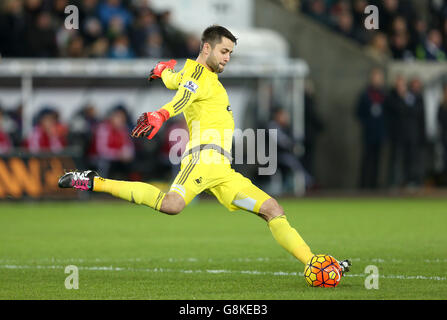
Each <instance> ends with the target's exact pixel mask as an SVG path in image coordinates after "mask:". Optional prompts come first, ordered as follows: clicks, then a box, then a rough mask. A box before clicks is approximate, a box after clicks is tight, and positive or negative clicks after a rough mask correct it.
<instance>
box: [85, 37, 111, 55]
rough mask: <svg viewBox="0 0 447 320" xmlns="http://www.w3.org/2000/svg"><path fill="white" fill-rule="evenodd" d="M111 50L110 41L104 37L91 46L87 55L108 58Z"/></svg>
mask: <svg viewBox="0 0 447 320" xmlns="http://www.w3.org/2000/svg"><path fill="white" fill-rule="evenodd" d="M108 52H109V41H108V40H107V39H106V38H104V37H102V38H99V39H98V40H96V41H95V42H94V43H92V45H91V46H90V47H89V49H88V51H87V56H88V57H89V58H106V57H107V56H108Z"/></svg>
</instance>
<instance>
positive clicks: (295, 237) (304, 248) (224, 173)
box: [59, 25, 349, 271]
mask: <svg viewBox="0 0 447 320" xmlns="http://www.w3.org/2000/svg"><path fill="white" fill-rule="evenodd" d="M201 40H202V41H201V48H200V54H199V56H198V58H197V59H196V60H195V61H194V60H191V59H187V61H186V63H185V66H184V67H183V69H182V70H181V71H179V72H175V71H174V66H175V64H176V61H175V60H170V61H168V62H160V63H158V64H157V65H156V66H155V68H154V69H153V70H152V71H151V73H150V76H149V78H150V80H153V79H159V78H161V80H162V81H163V83H164V85H165V86H166V88H168V89H171V90H176V91H177V92H176V94H175V96H174V98H173V99H172V101H170V102H168V103H167V104H165V105H164V106H162V107H161V108H160V109H159V110H157V111H155V112H148V113H144V114H142V115H141V116H140V118H139V119H138V122H137V125H136V127H135V128H134V129H133V131H132V137H134V138H140V137H147V138H148V139H149V140H150V139H152V138H153V137H154V135H155V134H156V133H157V131H158V130H159V129H160V127H161V126H162V125H163V123H164V122H165V121H167V120H168V119H169V118H171V117H174V116H176V115H179V114H181V113H183V115H184V117H185V119H186V122H187V125H188V129H189V132H190V141H189V142H188V145H187V147H186V151H185V153H184V154H183V156H182V161H181V169H180V171H179V173H178V175H177V177H176V178H175V179H174V181H173V183H172V185H171V187H170V190H169V192H167V193H164V192H162V191H161V190H159V189H158V188H157V187H155V186H153V185H151V184H147V183H142V182H128V181H117V180H111V179H105V178H102V177H100V176H99V175H98V174H97V173H96V172H94V171H90V170H89V171H83V172H68V173H66V174H65V175H63V176H62V177H61V178H60V179H59V187H61V188H76V189H82V190H91V191H94V192H106V193H109V194H111V195H113V196H115V197H118V198H121V199H124V200H127V201H131V202H134V203H137V204H143V205H146V206H149V207H151V208H153V209H155V210H157V211H160V212H163V213H166V214H170V215H175V214H178V213H180V212H181V211H182V210H183V208H185V206H187V205H188V204H189V203H190V202H191V201H192V200H193V198H194V197H195V196H197V195H198V194H200V193H201V192H203V191H206V192H208V193H211V194H213V195H214V196H215V197H216V198H217V199H218V200H219V202H220V203H221V204H222V205H224V206H225V207H226V208H228V209H229V210H230V211H234V210H238V209H243V210H246V211H249V212H253V213H255V214H257V215H258V216H260V217H261V218H263V219H264V220H265V221H266V222H267V225H268V227H269V229H270V230H271V232H272V235H273V237H274V239H275V240H276V241H277V242H278V243H279V244H280V245H281V246H282V247H284V248H285V249H286V250H287V251H288V252H290V253H291V254H292V255H293V256H295V257H296V258H297V259H298V260H299V261H301V262H302V263H303V264H306V263H307V262H308V261H309V260H310V259H311V258H312V256H313V253H312V251H311V250H310V248H309V246H308V245H307V244H306V242H305V241H304V240H303V239H302V238H301V236H300V235H299V234H298V232H297V231H296V230H295V229H294V228H292V227H291V226H290V224H289V222H288V221H287V218H286V216H285V215H284V211H283V209H282V207H281V206H280V205H279V204H278V202H277V201H276V200H275V199H274V198H272V197H270V196H269V195H268V194H266V193H265V192H264V191H262V190H261V189H259V188H258V187H256V186H255V185H254V184H253V183H252V182H251V181H250V180H249V179H248V178H246V177H244V176H242V175H241V174H240V173H238V172H236V171H234V170H233V169H232V168H231V144H232V135H233V130H234V120H233V114H232V111H231V108H230V103H229V100H228V95H227V92H226V90H225V88H224V87H223V86H222V84H221V83H220V82H219V79H218V74H219V73H221V72H223V71H224V68H225V66H226V64H227V63H228V62H229V61H230V57H231V54H232V52H233V47H234V46H235V44H236V40H237V39H236V37H235V36H234V35H233V34H232V33H231V32H230V31H229V30H227V29H226V28H224V27H222V26H217V25H213V26H211V27H208V28H207V29H206V30H205V31H204V32H203V34H202V39H201ZM340 265H341V266H342V269H344V270H342V271H347V270H348V267H349V263H348V262H347V261H344V262H342V263H340Z"/></svg>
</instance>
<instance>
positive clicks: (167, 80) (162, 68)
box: [149, 59, 182, 90]
mask: <svg viewBox="0 0 447 320" xmlns="http://www.w3.org/2000/svg"><path fill="white" fill-rule="evenodd" d="M176 64H177V61H176V60H174V59H171V60H169V61H162V62H159V63H157V64H156V65H155V67H154V68H153V69H152V70H151V72H150V74H149V81H152V80H154V79H160V78H161V80H163V83H164V85H165V86H166V88H168V89H170V90H177V89H178V86H179V85H180V82H181V81H182V73H180V72H175V71H174V67H175V65H176Z"/></svg>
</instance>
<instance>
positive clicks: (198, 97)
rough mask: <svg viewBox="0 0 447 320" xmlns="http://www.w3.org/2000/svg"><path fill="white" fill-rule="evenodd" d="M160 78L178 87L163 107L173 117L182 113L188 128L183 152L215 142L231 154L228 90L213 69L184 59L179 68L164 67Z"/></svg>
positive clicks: (214, 143)
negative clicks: (187, 140) (176, 69)
mask: <svg viewBox="0 0 447 320" xmlns="http://www.w3.org/2000/svg"><path fill="white" fill-rule="evenodd" d="M161 78H162V80H163V83H164V84H165V86H166V88H168V89H171V90H177V93H176V94H175V96H174V98H173V99H172V100H171V101H170V102H168V103H167V104H165V105H164V106H163V107H162V109H165V110H167V111H168V112H169V114H170V116H171V117H173V116H175V115H178V114H180V113H183V115H184V116H185V119H186V123H187V125H188V129H189V137H190V139H189V142H188V145H187V147H186V152H188V151H189V150H191V149H192V148H194V149H196V148H197V147H199V146H203V145H208V146H212V145H216V146H218V147H221V148H223V150H224V152H225V153H226V154H227V155H228V154H231V145H232V137H233V132H234V120H233V113H232V111H231V108H230V102H229V99H228V95H227V91H226V90H225V88H224V87H223V85H222V84H221V83H220V81H219V79H218V76H217V74H216V73H214V72H212V71H209V70H208V69H207V68H206V67H205V66H204V65H202V64H200V63H198V62H196V61H194V60H191V59H187V60H186V63H185V66H184V67H183V69H182V70H180V71H178V72H174V71H173V70H171V69H165V70H164V71H163V72H162V74H161Z"/></svg>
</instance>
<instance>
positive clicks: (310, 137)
mask: <svg viewBox="0 0 447 320" xmlns="http://www.w3.org/2000/svg"><path fill="white" fill-rule="evenodd" d="M304 123H305V126H304V150H305V151H304V155H303V158H302V162H303V166H304V168H305V170H306V171H307V172H308V173H309V175H310V176H311V177H312V178H313V179H314V180H315V166H314V164H315V161H314V158H315V147H316V139H317V136H318V135H319V134H320V133H321V132H322V131H323V130H324V124H323V121H322V120H321V118H320V116H319V115H318V113H317V111H316V109H315V92H314V87H313V83H312V82H310V81H308V82H307V83H306V86H305V92H304Z"/></svg>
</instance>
